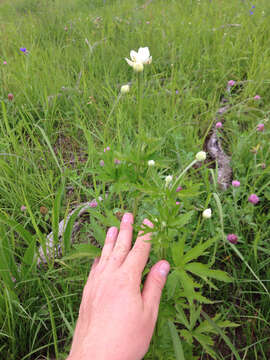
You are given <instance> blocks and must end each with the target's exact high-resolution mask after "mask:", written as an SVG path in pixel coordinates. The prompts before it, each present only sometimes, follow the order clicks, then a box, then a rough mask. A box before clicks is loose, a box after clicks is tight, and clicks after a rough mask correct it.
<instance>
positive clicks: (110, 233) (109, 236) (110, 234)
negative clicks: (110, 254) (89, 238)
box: [107, 227, 118, 239]
mask: <svg viewBox="0 0 270 360" xmlns="http://www.w3.org/2000/svg"><path fill="white" fill-rule="evenodd" d="M117 231H118V229H117V228H116V227H110V228H109V230H108V232H107V239H114V238H115V236H116V235H117Z"/></svg>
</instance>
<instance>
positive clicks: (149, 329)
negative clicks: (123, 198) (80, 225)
mask: <svg viewBox="0 0 270 360" xmlns="http://www.w3.org/2000/svg"><path fill="white" fill-rule="evenodd" d="M143 223H144V224H145V225H146V226H148V227H150V228H153V224H152V223H151V222H150V221H149V220H147V219H145V220H144V221H143ZM132 224H133V215H132V214H131V213H125V214H124V216H123V218H122V221H121V224H120V231H118V229H117V228H116V227H111V228H110V229H109V230H108V232H107V235H106V240H105V243H104V247H103V249H102V253H101V256H100V258H97V259H95V261H94V263H93V265H92V268H91V271H90V274H89V277H88V280H87V283H86V285H85V287H84V290H83V296H82V302H81V306H80V311H79V317H78V321H77V325H76V329H75V333H74V337H73V342H72V347H71V351H70V355H69V357H68V359H67V360H90V359H91V360H105V359H106V360H108V359H110V360H141V359H142V358H143V357H144V355H145V354H146V352H147V350H148V348H149V344H150V341H151V338H152V335H153V332H154V328H155V324H156V321H157V315H158V308H159V303H160V297H161V293H162V289H163V287H164V285H165V282H166V279H167V275H168V272H169V270H170V265H169V263H168V262H167V261H165V260H161V261H159V262H158V263H156V264H155V265H154V266H153V267H152V268H151V270H150V272H149V273H148V275H147V278H146V281H145V283H144V287H143V290H142V291H141V289H140V285H141V278H142V272H143V270H144V267H145V265H146V263H147V260H148V257H149V252H150V248H151V244H150V242H149V240H151V233H147V234H145V235H142V233H139V236H138V238H137V239H136V241H135V244H134V245H133V247H132V248H131V245H132V232H133V226H132Z"/></svg>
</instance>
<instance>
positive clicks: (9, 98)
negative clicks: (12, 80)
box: [8, 93, 14, 101]
mask: <svg viewBox="0 0 270 360" xmlns="http://www.w3.org/2000/svg"><path fill="white" fill-rule="evenodd" d="M13 99H14V95H13V94H11V93H9V94H8V100H9V101H12V100H13Z"/></svg>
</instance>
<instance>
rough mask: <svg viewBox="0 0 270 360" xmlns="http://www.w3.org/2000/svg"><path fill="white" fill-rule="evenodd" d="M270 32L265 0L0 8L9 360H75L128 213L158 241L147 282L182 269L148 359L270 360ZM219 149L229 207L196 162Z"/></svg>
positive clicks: (2, 260)
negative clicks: (112, 235) (112, 243)
mask: <svg viewBox="0 0 270 360" xmlns="http://www.w3.org/2000/svg"><path fill="white" fill-rule="evenodd" d="M269 21H270V3H269V1H268V0H260V1H257V0H254V1H248V0H212V1H211V0H196V1H195V0H167V1H164V0H152V1H151V0H148V1H147V0H134V1H127V0H126V1H125V0H107V1H105V0H65V1H63V0H13V1H6V0H2V1H0V81H1V82H0V354H1V355H0V357H1V359H7V360H12V359H14V360H27V359H29V360H30V359H31V360H34V359H35V360H37V359H39V360H41V359H51V360H52V359H57V360H58V359H60V360H61V359H63V360H64V359H65V358H66V357H67V355H68V353H69V349H70V345H71V341H72V336H73V332H74V328H75V324H76V319H77V316H78V310H79V304H80V301H81V294H82V289H83V286H84V284H85V282H86V279H87V276H88V273H89V269H90V266H91V263H92V261H93V259H94V258H95V257H96V256H98V255H99V253H100V251H101V248H102V245H103V243H104V239H105V234H106V230H107V229H108V227H109V226H113V225H114V226H119V224H120V219H121V217H122V215H123V213H124V212H125V211H130V212H133V213H134V215H135V234H136V232H138V230H139V225H140V224H141V222H142V220H143V219H144V218H145V217H147V218H148V219H150V220H151V221H152V222H153V223H154V233H153V239H152V250H151V255H150V260H149V263H148V265H147V267H146V269H145V271H144V274H143V280H144V278H145V275H146V274H147V273H148V271H149V269H150V267H151V266H152V265H153V264H154V263H155V262H157V261H158V260H160V259H166V260H168V261H169V262H170V264H171V271H170V275H169V277H168V280H167V284H166V287H165V289H164V291H163V295H162V300H161V305H160V311H159V317H158V322H157V326H156V329H155V333H154V336H153V339H152V342H151V346H150V349H149V352H148V353H147V355H146V356H145V359H146V360H148V359H149V360H150V359H151V360H164V359H166V360H174V359H176V360H199V359H200V360H211V359H218V360H232V359H237V360H240V359H243V360H251V359H252V360H254V359H256V360H267V359H269V358H270V345H269V344H270V285H269V282H270V266H269V262H270V260H269V259H270V257H269V255H270V230H269V226H270V213H269V208H270V176H269V175H270V160H269V159H270V158H269V152H270V148H269V134H270V123H269V112H270V107H269V104H270V91H269V90H270V27H269ZM140 47H148V48H149V50H150V54H151V56H152V63H151V64H146V65H144V69H143V71H142V72H140V73H139V72H135V71H134V70H133V69H132V67H131V66H129V65H128V63H127V62H126V61H125V58H128V59H130V51H131V50H135V51H138V49H139V48H140ZM231 80H233V82H230V83H229V85H228V82H229V81H231ZM127 84H128V85H129V91H128V92H126V93H123V91H122V92H121V87H122V86H123V85H127ZM224 106H226V111H224V112H223V113H222V114H221V115H219V116H217V114H218V111H219V110H220V109H221V108H223V107H224ZM217 122H221V123H222V126H221V127H220V128H218V129H216V126H215V124H216V123H217ZM258 125H259V126H258ZM213 131H217V133H218V138H219V140H220V142H221V143H222V147H223V150H224V152H225V153H226V154H227V155H228V156H230V157H231V161H230V166H231V169H232V172H233V176H232V178H231V179H230V181H229V182H230V183H229V186H228V187H227V189H226V190H222V189H221V188H220V187H219V185H218V171H219V169H218V164H217V163H216V162H215V161H213V159H212V160H211V159H209V154H207V156H208V157H207V160H206V161H197V160H196V154H197V153H198V152H200V151H203V150H205V142H206V140H207V137H208V136H209V134H211V132H213ZM104 149H105V150H106V151H104ZM205 151H206V150H205ZM150 160H153V161H150ZM149 161H150V163H149ZM168 176H171V177H172V178H167V177H168ZM170 180H171V181H170ZM232 180H237V181H238V182H239V183H240V184H239V183H237V186H233V185H231V182H232ZM234 184H235V183H234ZM179 187H181V190H180V188H179ZM252 194H253V197H251V198H250V195H252ZM254 195H256V197H257V198H256V197H254ZM254 199H255V200H254ZM86 202H91V203H90V206H88V209H87V211H84V214H83V215H81V216H79V214H78V212H79V209H81V207H82V206H83V205H82V204H85V203H86ZM88 205H89V204H88ZM74 209H78V210H76V211H75V213H74V214H73V215H72V216H71V217H69V216H68V214H69V213H70V212H71V211H72V210H74ZM205 209H211V212H212V213H211V217H208V218H206V217H204V216H203V215H202V214H203V211H204V210H205ZM61 220H66V221H65V225H66V227H65V229H64V231H63V233H62V234H59V231H58V230H59V229H58V224H59V223H60V221H61ZM74 226H75V227H74ZM74 228H75V231H72V229H74ZM146 231H147V229H146ZM50 233H52V235H51V241H52V247H51V248H50V251H49V252H48V253H47V248H48V235H49V234H50ZM232 234H234V235H235V236H234V237H232V236H231V237H230V236H229V237H228V235H232ZM60 235H61V236H60ZM40 249H42V251H43V253H45V254H46V255H45V256H44V257H43V259H40V252H41V250H40Z"/></svg>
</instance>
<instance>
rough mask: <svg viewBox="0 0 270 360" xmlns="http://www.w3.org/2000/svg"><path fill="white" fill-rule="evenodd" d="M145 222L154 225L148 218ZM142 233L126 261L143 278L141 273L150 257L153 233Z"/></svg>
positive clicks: (147, 224)
mask: <svg viewBox="0 0 270 360" xmlns="http://www.w3.org/2000/svg"><path fill="white" fill-rule="evenodd" d="M143 224H144V225H146V226H148V227H150V228H153V227H154V225H153V224H152V223H151V221H149V220H147V219H144V221H143ZM141 234H142V232H140V233H139V236H138V238H137V240H136V242H135V244H134V246H133V248H132V250H131V251H130V252H129V254H128V256H127V259H126V261H125V266H126V267H128V268H129V269H130V270H131V271H132V272H133V273H137V275H138V276H139V279H141V274H142V272H143V269H144V268H145V265H146V263H147V260H148V257H149V253H150V249H151V243H150V240H151V235H152V233H147V234H145V235H141Z"/></svg>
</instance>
